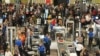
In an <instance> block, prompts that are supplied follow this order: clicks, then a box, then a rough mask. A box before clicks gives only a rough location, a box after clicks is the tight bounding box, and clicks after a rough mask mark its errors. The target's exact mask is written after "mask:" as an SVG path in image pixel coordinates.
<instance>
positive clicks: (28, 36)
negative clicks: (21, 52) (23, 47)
mask: <svg viewBox="0 0 100 56" xmlns="http://www.w3.org/2000/svg"><path fill="white" fill-rule="evenodd" d="M27 38H28V47H30V29H28V30H27Z"/></svg>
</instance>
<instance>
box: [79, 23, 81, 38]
mask: <svg viewBox="0 0 100 56" xmlns="http://www.w3.org/2000/svg"><path fill="white" fill-rule="evenodd" d="M79 37H81V22H79Z"/></svg>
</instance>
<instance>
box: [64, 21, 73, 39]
mask: <svg viewBox="0 0 100 56" xmlns="http://www.w3.org/2000/svg"><path fill="white" fill-rule="evenodd" d="M66 37H67V38H71V40H73V39H74V21H66Z"/></svg>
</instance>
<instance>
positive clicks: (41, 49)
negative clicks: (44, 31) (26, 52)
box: [38, 45, 45, 53]
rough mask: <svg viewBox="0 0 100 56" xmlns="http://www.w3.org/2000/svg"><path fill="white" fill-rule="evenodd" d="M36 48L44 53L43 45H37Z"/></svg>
mask: <svg viewBox="0 0 100 56" xmlns="http://www.w3.org/2000/svg"><path fill="white" fill-rule="evenodd" d="M38 50H39V52H40V53H45V47H44V46H43V45H42V46H39V47H38Z"/></svg>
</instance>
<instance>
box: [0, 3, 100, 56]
mask: <svg viewBox="0 0 100 56" xmlns="http://www.w3.org/2000/svg"><path fill="white" fill-rule="evenodd" d="M1 6H2V9H0V19H2V23H0V48H3V50H4V53H5V56H6V55H7V56H13V55H12V53H11V52H10V51H9V48H8V47H7V46H8V45H7V43H6V37H7V36H6V28H7V27H9V26H13V27H24V28H25V30H24V31H21V30H20V29H19V30H18V31H17V32H18V33H17V35H18V36H17V37H18V38H17V39H16V40H15V41H14V43H15V54H14V56H23V53H24V55H26V56H29V54H28V53H27V52H26V51H25V50H24V48H25V45H26V44H25V42H26V41H27V38H28V34H29V35H30V36H29V37H31V36H33V33H34V31H35V30H36V28H35V26H36V25H37V24H38V23H37V19H41V22H40V23H39V25H41V26H44V28H43V29H42V30H43V31H42V34H44V35H45V37H44V39H43V43H40V44H39V47H38V50H39V52H40V56H46V54H49V55H50V45H51V38H53V37H51V36H50V34H48V32H49V33H50V32H52V30H53V26H66V21H67V20H72V21H74V22H75V28H78V27H79V26H78V23H79V22H81V25H82V28H84V29H86V27H85V26H86V25H91V24H92V23H94V22H96V23H97V24H99V22H97V21H96V20H99V19H100V10H99V9H98V7H97V6H96V5H84V8H83V7H81V4H80V2H75V4H74V5H70V4H66V3H61V4H59V5H56V6H55V5H53V4H36V3H33V4H23V3H20V4H19V5H15V4H5V3H4V4H2V5H1ZM1 12H2V13H1ZM96 16H98V18H96ZM47 20H52V21H51V22H48V23H47ZM49 26H50V29H49ZM48 30H50V31H48ZM28 31H29V32H28ZM87 35H88V36H89V45H88V47H92V42H93V38H94V33H93V28H90V29H89V33H88V34H87ZM82 37H83V38H82V39H83V41H81V42H80V41H79V40H80V37H79V39H78V40H77V38H76V41H75V43H76V44H75V46H76V53H77V55H78V56H80V55H83V56H89V53H88V52H89V51H88V49H87V48H86V47H84V44H83V42H84V38H85V36H84V34H82ZM98 41H100V39H99V40H98ZM97 44H98V46H99V49H100V43H98V42H97ZM16 49H18V50H16ZM22 52H23V53H22ZM8 54H9V55H8ZM96 56H100V50H96Z"/></svg>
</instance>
